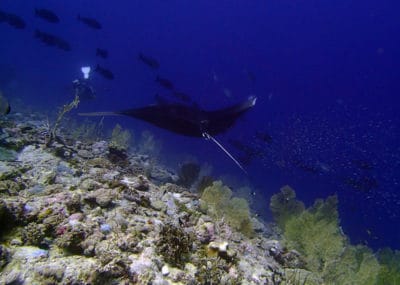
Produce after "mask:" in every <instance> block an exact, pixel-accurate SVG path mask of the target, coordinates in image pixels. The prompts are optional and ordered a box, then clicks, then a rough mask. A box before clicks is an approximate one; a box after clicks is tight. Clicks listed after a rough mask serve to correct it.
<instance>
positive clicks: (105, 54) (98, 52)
mask: <svg viewBox="0 0 400 285" xmlns="http://www.w3.org/2000/svg"><path fill="white" fill-rule="evenodd" d="M96 56H98V57H102V58H107V57H108V51H107V50H105V49H101V48H97V49H96Z"/></svg>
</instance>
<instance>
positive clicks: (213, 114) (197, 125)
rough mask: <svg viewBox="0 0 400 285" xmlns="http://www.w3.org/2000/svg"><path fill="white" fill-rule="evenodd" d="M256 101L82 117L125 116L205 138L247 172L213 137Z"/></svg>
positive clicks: (161, 106)
mask: <svg viewBox="0 0 400 285" xmlns="http://www.w3.org/2000/svg"><path fill="white" fill-rule="evenodd" d="M255 103H256V98H255V97H249V98H248V99H247V100H245V101H243V102H241V103H239V104H236V105H233V106H230V107H227V108H223V109H219V110H215V111H204V110H202V109H200V108H199V107H198V106H197V105H184V104H177V103H169V104H166V103H164V104H155V105H150V106H146V107H142V108H134V109H126V110H121V111H112V112H94V113H81V114H80V115H83V116H107V115H125V116H129V117H132V118H136V119H140V120H143V121H146V122H148V123H151V124H153V125H155V126H157V127H160V128H162V129H166V130H169V131H171V132H174V133H177V134H180V135H184V136H190V137H203V138H205V139H207V140H211V141H212V142H214V143H215V144H217V145H218V147H219V148H221V149H222V150H223V151H224V152H225V153H226V154H227V155H228V156H229V157H230V158H231V159H232V160H233V161H234V162H235V163H236V164H237V165H238V166H239V167H240V168H241V169H242V170H243V171H244V172H246V171H245V170H244V169H243V167H242V166H241V165H240V163H239V162H238V161H237V160H236V159H235V158H233V156H232V155H231V154H230V153H229V152H228V151H227V150H226V149H225V148H224V147H223V146H222V145H221V144H220V143H219V142H218V141H217V140H216V139H215V138H214V137H213V136H214V135H218V134H221V133H224V132H226V131H227V130H228V129H229V128H231V127H232V126H233V125H234V123H235V122H236V120H237V119H238V118H239V117H241V116H242V115H243V114H244V113H246V112H247V111H248V110H249V109H251V108H252V107H253V106H254V105H255Z"/></svg>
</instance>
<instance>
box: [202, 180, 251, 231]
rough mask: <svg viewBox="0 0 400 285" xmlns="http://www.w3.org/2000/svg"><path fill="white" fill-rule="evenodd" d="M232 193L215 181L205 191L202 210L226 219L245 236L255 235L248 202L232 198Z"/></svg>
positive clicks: (215, 216)
mask: <svg viewBox="0 0 400 285" xmlns="http://www.w3.org/2000/svg"><path fill="white" fill-rule="evenodd" d="M231 197H232V191H231V190H230V189H229V187H227V186H225V185H223V183H222V182H221V181H215V182H214V183H213V184H212V185H211V186H209V187H207V188H205V189H204V191H203V194H202V195H201V199H200V209H201V210H202V211H204V212H206V213H207V214H209V215H210V216H212V217H214V218H217V219H222V218H223V219H224V220H225V221H226V222H227V223H228V224H229V225H230V226H231V227H233V228H234V229H236V230H238V231H239V232H241V233H242V234H244V235H245V236H248V237H251V236H252V235H253V234H254V229H253V224H252V222H251V218H250V208H249V204H248V202H247V201H246V200H245V199H243V198H237V197H234V198H231Z"/></svg>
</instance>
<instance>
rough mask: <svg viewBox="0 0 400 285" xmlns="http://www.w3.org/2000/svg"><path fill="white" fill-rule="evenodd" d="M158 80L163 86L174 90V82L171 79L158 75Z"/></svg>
mask: <svg viewBox="0 0 400 285" xmlns="http://www.w3.org/2000/svg"><path fill="white" fill-rule="evenodd" d="M156 82H157V83H158V84H160V85H161V86H162V87H164V88H165V89H168V90H174V84H173V83H172V82H171V81H170V80H169V79H166V78H162V77H160V76H157V78H156Z"/></svg>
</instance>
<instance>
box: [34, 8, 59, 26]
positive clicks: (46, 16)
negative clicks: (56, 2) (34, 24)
mask: <svg viewBox="0 0 400 285" xmlns="http://www.w3.org/2000/svg"><path fill="white" fill-rule="evenodd" d="M35 16H36V17H38V18H41V19H43V20H45V21H47V22H49V23H58V22H60V19H59V18H58V16H57V15H56V14H55V13H54V12H53V11H51V10H48V9H43V8H42V9H35Z"/></svg>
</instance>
